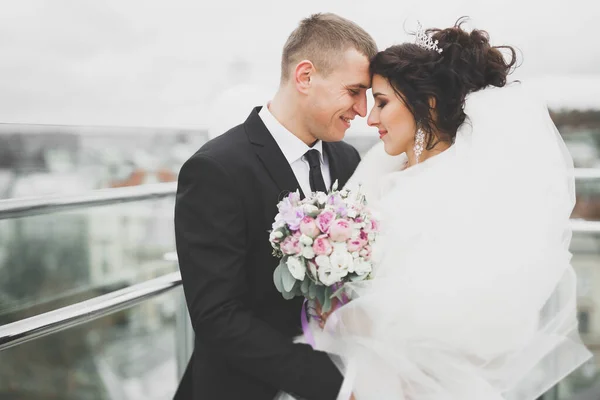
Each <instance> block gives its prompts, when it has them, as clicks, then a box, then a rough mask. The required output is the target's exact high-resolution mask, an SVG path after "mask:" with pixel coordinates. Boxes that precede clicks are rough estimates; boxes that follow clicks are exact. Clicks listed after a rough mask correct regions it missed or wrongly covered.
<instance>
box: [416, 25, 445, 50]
mask: <svg viewBox="0 0 600 400" xmlns="http://www.w3.org/2000/svg"><path fill="white" fill-rule="evenodd" d="M415 44H416V45H417V46H419V47H421V48H423V49H426V50H433V51H437V52H438V53H441V52H442V49H440V48H439V47H438V41H437V40H435V41H434V40H431V37H430V36H429V35H428V34H427V33H426V32H425V30H424V29H423V26H422V25H421V23H420V22H417V33H416V34H415Z"/></svg>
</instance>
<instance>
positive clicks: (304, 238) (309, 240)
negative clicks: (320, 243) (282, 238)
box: [299, 235, 313, 246]
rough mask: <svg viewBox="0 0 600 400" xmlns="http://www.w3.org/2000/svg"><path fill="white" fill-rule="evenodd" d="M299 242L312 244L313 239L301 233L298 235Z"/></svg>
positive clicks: (306, 244) (307, 244)
mask: <svg viewBox="0 0 600 400" xmlns="http://www.w3.org/2000/svg"><path fill="white" fill-rule="evenodd" d="M299 240H300V243H302V244H303V245H305V246H312V244H313V240H312V238H311V237H310V236H306V235H302V236H300V239H299Z"/></svg>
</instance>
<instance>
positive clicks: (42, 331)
mask: <svg viewBox="0 0 600 400" xmlns="http://www.w3.org/2000/svg"><path fill="white" fill-rule="evenodd" d="M576 179H577V180H589V179H600V169H577V170H576ZM175 193H176V183H160V184H151V185H142V186H136V187H126V188H116V189H102V190H95V191H91V192H89V193H83V194H79V195H69V196H44V197H31V198H18V199H9V200H0V220H3V219H12V218H22V217H29V216H33V215H40V214H49V213H56V212H61V211H67V210H76V209H84V208H90V207H97V206H106V205H114V204H120V203H126V202H136V201H142V200H152V199H160V198H165V197H172V196H174V195H175ZM571 223H572V228H573V231H574V232H580V233H600V221H586V220H572V221H571ZM165 256H166V257H167V258H168V259H169V260H171V261H176V259H177V257H176V254H175V253H168V254H167V255H165ZM180 285H181V276H180V274H179V272H174V273H169V274H166V275H163V276H161V277H159V278H154V279H151V280H148V281H145V282H142V283H138V284H135V285H132V286H129V287H126V288H124V289H121V290H117V291H114V292H111V293H108V294H104V295H101V296H98V297H95V298H92V299H89V300H86V301H83V302H80V303H77V304H74V305H70V306H67V307H63V308H59V309H56V310H53V311H50V312H46V313H42V314H39V315H35V316H33V317H30V318H26V319H22V320H19V321H16V322H12V323H9V324H6V325H3V326H0V351H3V350H6V349H8V348H11V347H14V346H18V345H20V344H22V343H25V342H28V341H32V340H35V339H38V338H41V337H43V336H46V335H49V334H52V333H55V332H59V331H61V330H65V329H68V328H71V327H74V326H77V325H80V324H83V323H86V322H89V321H92V320H95V319H98V318H100V317H103V316H106V315H109V314H112V313H115V312H117V311H120V310H123V309H126V308H129V307H132V306H134V305H136V304H139V303H142V302H145V301H147V300H149V299H151V298H153V297H156V296H158V295H160V294H161V293H164V292H167V291H170V290H172V289H174V288H176V287H179V286H180ZM186 317H187V316H186ZM178 329H183V330H186V331H187V332H184V333H182V335H183V336H190V335H191V334H190V332H191V326H190V325H189V321H187V323H186V324H185V326H184V325H179V326H178ZM181 343H182V346H185V343H187V346H188V348H187V349H184V350H181V349H180V348H178V353H179V354H178V355H177V356H178V366H179V374H180V376H181V374H182V372H183V366H184V365H185V363H186V362H187V358H188V357H189V354H190V352H191V341H190V340H189V339H186V340H182V341H181ZM549 398H551V397H549Z"/></svg>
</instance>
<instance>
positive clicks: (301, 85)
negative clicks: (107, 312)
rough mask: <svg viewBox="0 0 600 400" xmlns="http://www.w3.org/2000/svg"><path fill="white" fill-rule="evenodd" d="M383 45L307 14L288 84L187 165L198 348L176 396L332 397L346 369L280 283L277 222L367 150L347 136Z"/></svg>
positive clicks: (181, 232)
mask: <svg viewBox="0 0 600 400" xmlns="http://www.w3.org/2000/svg"><path fill="white" fill-rule="evenodd" d="M376 51H377V48H376V45H375V42H374V41H373V39H372V38H371V36H369V34H367V33H366V32H365V31H364V30H363V29H362V28H360V27H359V26H357V25H356V24H354V23H353V22H351V21H348V20H346V19H344V18H341V17H339V16H337V15H335V14H316V15H313V16H311V17H309V18H306V19H304V20H303V21H301V22H300V24H299V26H298V27H297V28H296V29H295V30H294V31H293V32H292V34H291V35H290V37H289V38H288V40H287V42H286V44H285V47H284V49H283V56H282V60H281V68H282V70H281V81H280V87H279V89H278V91H277V93H276V94H275V96H274V98H273V99H272V101H271V102H269V103H268V104H267V105H265V106H263V107H257V108H255V109H254V110H253V111H252V112H251V113H250V116H249V117H248V119H247V120H246V122H244V123H243V124H241V125H239V126H236V127H234V128H232V129H231V130H229V131H228V132H226V133H224V134H223V135H221V136H219V137H217V138H216V139H213V140H211V141H209V142H208V143H206V144H205V145H204V146H202V148H201V149H200V150H198V152H196V154H194V155H193V156H192V157H191V158H190V159H189V160H188V161H187V162H186V163H185V164H184V165H183V167H182V168H181V171H180V174H179V184H178V188H177V202H176V205H175V234H176V242H177V254H178V256H179V266H180V269H181V276H182V278H183V289H184V292H185V297H186V300H187V305H188V309H189V312H190V317H191V321H192V325H193V327H194V331H195V333H196V341H195V349H194V354H193V355H192V358H191V360H190V363H189V365H188V367H187V369H186V371H185V374H184V376H183V379H182V381H181V383H180V385H179V388H178V390H177V393H176V394H175V399H177V400H184V399H185V400H190V399H197V400H221V399H222V400H240V399H247V400H271V399H273V398H274V397H275V395H276V394H277V392H279V391H285V392H287V393H290V394H293V395H294V396H296V397H299V398H303V399H308V400H313V399H318V400H320V399H323V400H333V399H335V398H336V397H337V395H338V392H339V391H340V386H341V383H342V376H341V374H340V372H339V371H338V369H337V368H336V366H335V365H334V363H333V362H332V361H331V359H330V358H329V356H328V355H327V354H325V353H322V352H319V351H314V350H313V349H312V348H311V347H310V346H308V345H305V344H294V343H293V338H294V336H296V335H298V334H300V333H301V328H300V310H301V306H302V299H300V298H296V299H294V300H284V299H283V298H282V297H281V294H280V293H279V292H278V291H277V289H276V288H275V285H274V284H273V271H274V270H275V267H276V266H277V264H278V260H277V259H276V258H275V257H273V256H272V255H271V252H272V249H271V246H270V244H269V240H268V238H269V232H268V231H269V230H270V229H271V224H272V223H273V219H274V217H275V214H276V213H277V207H276V205H277V203H278V201H279V200H280V199H281V198H282V196H284V195H285V194H286V193H288V192H293V191H296V190H297V189H299V190H300V191H301V193H308V192H310V191H315V190H322V191H326V190H327V189H329V188H330V187H331V184H332V183H333V182H334V181H335V180H338V181H339V186H340V187H342V186H343V185H344V183H345V182H346V181H347V180H348V178H349V177H350V176H351V175H352V173H353V171H354V169H355V168H356V166H357V164H358V162H359V160H360V157H359V155H358V152H357V151H356V150H355V149H354V148H353V147H352V146H350V145H348V144H346V143H344V142H341V140H342V139H343V138H344V135H345V132H346V130H347V129H348V128H349V127H350V121H351V120H352V119H353V118H354V117H356V116H357V115H360V116H361V117H365V115H366V112H367V109H366V108H367V104H366V101H367V100H366V93H365V92H366V90H367V88H368V87H369V86H370V78H369V60H370V58H371V57H372V56H373V55H374V54H375V53H376Z"/></svg>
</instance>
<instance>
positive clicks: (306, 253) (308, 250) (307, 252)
mask: <svg viewBox="0 0 600 400" xmlns="http://www.w3.org/2000/svg"><path fill="white" fill-rule="evenodd" d="M314 256H315V251H314V250H313V248H312V247H310V246H308V247H304V248H303V249H302V257H304V258H306V259H308V260H311V259H312V258H313V257H314Z"/></svg>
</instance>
